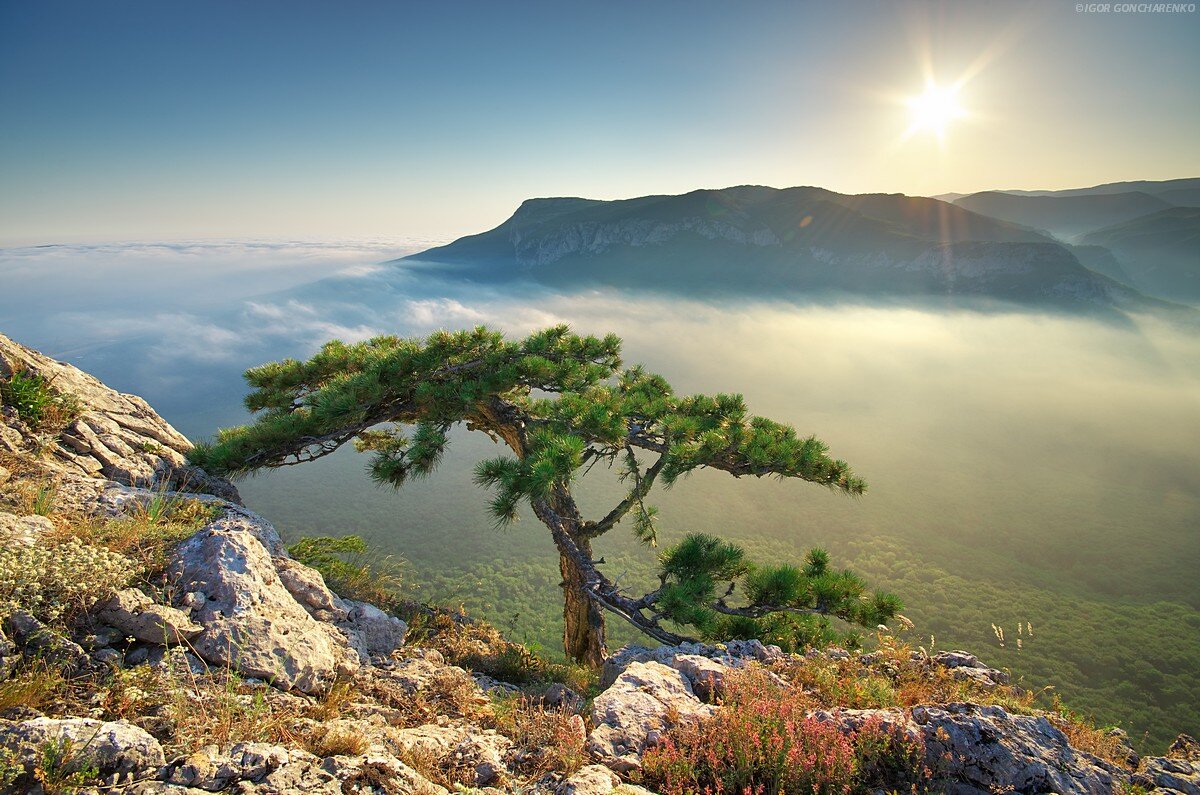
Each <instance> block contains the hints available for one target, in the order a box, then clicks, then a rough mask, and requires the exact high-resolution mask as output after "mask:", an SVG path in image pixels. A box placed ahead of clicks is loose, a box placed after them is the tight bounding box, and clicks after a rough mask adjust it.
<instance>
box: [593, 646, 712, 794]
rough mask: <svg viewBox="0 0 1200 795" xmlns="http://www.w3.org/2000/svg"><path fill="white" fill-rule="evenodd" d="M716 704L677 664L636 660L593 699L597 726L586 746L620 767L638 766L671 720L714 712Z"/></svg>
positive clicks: (627, 769)
mask: <svg viewBox="0 0 1200 795" xmlns="http://www.w3.org/2000/svg"><path fill="white" fill-rule="evenodd" d="M714 710H715V707H712V706H710V705H708V704H702V703H701V702H700V700H699V699H698V698H696V696H695V694H694V693H693V692H692V686H691V684H690V683H689V682H688V680H687V678H686V677H684V676H683V674H681V673H680V672H679V671H676V670H675V669H674V668H668V667H667V666H665V665H663V664H661V663H658V662H654V661H650V662H644V663H643V662H635V663H631V664H630V665H629V666H628V667H627V668H626V669H625V671H624V672H623V673H622V674H621V675H620V676H618V677H617V680H616V681H615V682H613V684H612V686H611V687H609V688H608V689H607V690H605V691H604V692H603V693H601V694H600V695H598V696H596V698H595V700H594V701H593V702H592V722H593V723H594V724H595V726H596V728H595V729H593V730H592V734H591V736H590V737H589V738H588V744H587V747H588V750H589V751H591V753H592V754H593V756H595V757H596V759H598V760H599V761H600V762H601V763H603V764H605V765H607V766H608V767H610V768H612V769H613V770H615V771H617V772H618V773H627V772H630V771H633V770H638V769H640V768H641V754H642V752H643V751H645V749H646V747H647V745H648V744H649V740H650V739H651V738H652V737H654V736H661V735H662V733H663V732H665V731H666V730H667V729H669V728H671V727H672V725H674V724H673V723H672V721H686V720H697V719H701V718H707V717H711V716H712V715H713V713H714ZM652 733H654V734H652Z"/></svg>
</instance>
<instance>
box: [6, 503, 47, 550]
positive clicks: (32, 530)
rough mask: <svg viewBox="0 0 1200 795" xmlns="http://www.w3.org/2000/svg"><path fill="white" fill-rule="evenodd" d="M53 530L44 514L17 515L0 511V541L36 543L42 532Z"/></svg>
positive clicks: (7, 542)
mask: <svg viewBox="0 0 1200 795" xmlns="http://www.w3.org/2000/svg"><path fill="white" fill-rule="evenodd" d="M53 531H54V524H53V523H51V521H50V520H49V519H47V518H46V517H45V516H17V515H16V514H11V513H7V512H6V511H0V543H3V544H36V543H37V542H38V539H39V538H40V537H41V536H42V534H43V533H50V532H53Z"/></svg>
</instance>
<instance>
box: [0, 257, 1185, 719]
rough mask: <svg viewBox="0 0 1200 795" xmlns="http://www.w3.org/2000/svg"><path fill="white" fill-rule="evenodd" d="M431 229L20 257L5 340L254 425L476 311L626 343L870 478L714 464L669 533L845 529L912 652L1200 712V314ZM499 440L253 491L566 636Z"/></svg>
mask: <svg viewBox="0 0 1200 795" xmlns="http://www.w3.org/2000/svg"><path fill="white" fill-rule="evenodd" d="M426 245H427V241H419V240H393V241H373V242H368V243H354V244H297V243H272V244H246V243H215V242H201V243H194V244H186V245H136V246H134V245H131V246H120V245H106V246H95V247H86V246H71V247H47V248H37V249H19V250H17V249H11V250H7V251H0V285H3V289H2V290H0V331H2V332H3V333H6V334H8V335H9V336H11V337H13V338H15V339H17V340H18V341H20V342H23V343H26V344H28V345H31V346H33V347H36V348H39V349H41V350H42V351H44V352H45V353H47V354H50V355H52V356H56V357H59V358H64V359H67V360H68V361H71V362H72V363H74V364H76V365H78V366H79V367H81V368H84V369H86V370H89V371H91V372H93V373H95V374H96V375H97V376H98V377H100V378H102V379H104V380H105V381H107V382H108V383H109V384H110V385H112V386H114V387H116V388H118V389H120V390H122V391H128V392H136V393H138V394H141V395H143V396H144V397H146V398H147V399H148V400H149V401H150V402H151V404H152V405H154V406H155V407H156V408H157V409H158V410H159V411H160V413H162V414H163V415H164V416H165V417H166V418H167V419H168V420H170V421H171V422H172V423H174V424H175V425H176V427H178V428H179V429H180V430H182V431H183V432H184V433H186V434H187V435H189V436H191V437H192V438H203V437H207V436H209V435H211V434H212V433H213V432H214V431H215V430H216V429H217V428H218V427H221V426H226V425H232V424H239V423H241V422H244V421H246V415H245V412H244V411H243V410H242V409H241V406H240V401H241V398H242V396H243V395H244V391H245V390H244V385H243V383H242V382H241V380H240V373H241V371H242V370H244V369H245V368H246V367H249V366H252V365H255V364H259V363H261V362H264V361H268V360H271V359H276V358H281V357H284V356H305V355H308V354H311V353H312V352H313V351H314V350H315V349H316V348H317V347H318V346H319V345H320V343H321V342H323V341H325V340H326V339H329V338H330V337H335V336H336V337H340V338H342V339H347V340H358V339H364V338H367V337H370V336H373V335H376V334H379V333H395V334H399V335H419V334H424V333H426V332H429V331H431V330H434V329H438V328H461V327H464V326H473V325H476V324H480V323H484V324H488V325H492V326H494V327H497V328H500V329H503V330H504V331H506V332H508V333H510V334H513V335H517V334H523V333H525V332H528V331H530V330H532V329H535V328H539V327H543V326H545V325H548V324H552V323H559V322H566V323H570V324H571V325H572V326H573V327H574V328H575V329H576V330H578V331H583V332H595V333H606V332H610V331H612V332H616V333H617V334H619V335H620V336H621V337H622V338H623V339H624V341H625V342H624V354H625V359H626V361H627V362H629V363H633V362H641V363H644V364H645V365H647V366H648V367H649V368H651V369H653V370H655V371H657V372H659V373H662V374H663V375H665V376H666V377H667V378H668V379H669V380H670V381H671V382H672V383H673V384H674V386H675V387H676V390H677V391H679V392H739V393H742V394H743V395H745V397H746V400H747V402H748V404H749V406H750V408H751V410H752V411H754V412H755V413H759V414H763V415H765V416H768V417H772V418H775V419H779V420H783V421H787V422H790V423H792V424H794V425H795V426H796V427H797V428H798V429H799V430H800V431H801V432H802V433H805V434H808V433H812V434H815V435H817V436H818V437H820V438H821V439H823V440H825V441H826V442H828V443H829V445H830V447H831V449H832V451H833V453H834V454H835V455H836V456H838V457H840V458H843V459H845V460H846V461H849V462H850V463H851V464H852V465H853V466H854V467H855V468H856V470H857V471H858V473H859V474H861V475H862V476H863V477H865V478H866V480H867V481H868V483H869V486H870V488H869V491H868V493H867V494H866V496H864V497H863V498H861V499H850V498H846V497H844V496H840V495H837V494H834V493H831V492H828V491H825V490H823V489H821V488H818V487H815V486H812V485H809V484H804V483H799V482H777V481H768V480H763V481H759V480H748V479H743V480H734V479H732V478H730V477H728V476H724V475H720V474H717V473H699V474H697V475H695V476H693V477H691V478H689V479H688V480H686V481H684V482H682V483H680V484H679V485H678V486H676V487H675V488H674V489H672V490H671V491H669V492H663V493H660V494H659V495H658V496H657V499H656V500H655V502H656V504H658V506H659V507H660V508H661V509H662V517H663V522H662V525H663V533H662V535H663V541H664V543H669V542H670V541H671V540H672V539H673V538H677V537H678V536H679V535H680V534H682V533H684V532H687V531H692V530H704V531H709V532H716V533H720V534H723V535H726V536H729V537H731V538H736V539H738V540H740V541H742V542H743V543H745V544H746V546H747V548H748V549H749V550H750V552H751V553H752V555H753V556H757V557H759V558H764V559H765V558H770V559H782V558H788V557H792V558H797V559H798V558H799V557H800V556H801V555H803V553H804V551H805V550H806V549H807V548H809V547H810V546H813V545H818V544H819V545H822V546H825V547H827V548H829V549H830V551H831V552H832V553H833V554H834V556H835V563H839V564H840V565H847V566H852V567H854V568H856V569H857V570H859V571H862V572H864V573H866V574H867V575H868V576H869V578H870V580H871V582H872V584H875V585H879V586H882V587H886V588H889V589H891V590H893V591H895V592H896V593H898V594H899V595H900V596H901V597H902V599H904V601H905V603H906V610H905V613H906V615H908V616H909V617H910V618H912V619H913V620H914V621H915V622H916V624H917V629H916V630H915V632H914V633H911V637H912V640H913V642H914V643H920V644H922V645H925V646H928V645H929V644H931V643H932V644H934V645H935V646H936V647H937V648H948V647H951V646H954V647H965V648H968V649H970V650H973V651H975V652H976V653H978V654H980V655H981V656H983V657H984V658H985V659H986V660H987V661H989V662H991V663H993V664H996V665H1003V666H1008V667H1010V668H1011V669H1012V670H1013V672H1014V673H1015V674H1016V675H1018V676H1019V677H1021V678H1022V679H1023V680H1024V681H1025V683H1026V684H1028V685H1030V686H1033V687H1038V688H1040V687H1042V686H1043V685H1051V684H1052V685H1054V686H1055V687H1056V688H1057V689H1058V691H1059V692H1061V693H1062V694H1063V695H1064V697H1065V698H1067V700H1068V703H1070V704H1072V705H1073V706H1078V707H1081V708H1084V709H1086V710H1090V711H1092V712H1094V713H1095V714H1097V716H1098V717H1099V718H1100V719H1101V720H1102V721H1104V722H1112V723H1115V722H1120V723H1121V724H1122V725H1124V726H1126V727H1127V728H1128V729H1130V731H1131V733H1133V734H1134V735H1135V737H1142V736H1145V735H1146V733H1149V738H1150V740H1152V741H1155V742H1159V741H1163V740H1164V738H1165V739H1167V740H1169V739H1170V736H1173V734H1174V733H1177V732H1179V731H1191V732H1193V733H1194V732H1196V731H1198V730H1200V709H1198V708H1197V707H1196V705H1197V704H1200V665H1197V663H1196V660H1197V659H1200V579H1198V578H1197V575H1196V572H1197V571H1200V533H1198V528H1200V446H1198V445H1197V443H1196V442H1197V439H1200V334H1198V333H1197V332H1196V331H1195V330H1194V329H1191V330H1189V329H1181V328H1178V327H1174V326H1171V325H1168V324H1166V323H1164V322H1161V321H1159V320H1157V319H1155V318H1153V317H1148V316H1137V317H1132V318H1131V319H1130V322H1128V323H1126V324H1119V323H1112V322H1101V321H1097V320H1090V319H1087V318H1085V317H1064V316H1054V315H1049V314H1041V313H1032V312H1025V311H1019V310H1015V309H1014V310H1012V311H996V310H994V309H993V310H992V311H988V312H973V311H968V310H964V309H961V308H959V309H953V310H950V309H944V310H937V309H931V308H925V309H914V308H902V307H896V306H890V307H880V306H869V305H851V304H839V305H805V306H798V305H795V304H789V303H785V302H773V301H760V302H752V301H745V300H738V301H727V302H725V301H720V302H718V301H707V302H697V301H692V300H683V299H670V298H666V297H663V296H648V295H636V294H630V293H615V292H577V293H571V294H563V293H557V292H552V291H549V290H546V289H542V288H538V287H534V286H531V285H518V286H508V287H501V286H496V285H473V284H470V283H467V282H463V281H455V280H447V279H443V278H441V277H440V276H439V275H438V274H437V272H435V271H433V270H431V269H429V268H425V267H421V266H419V265H417V266H410V267H400V266H397V265H383V264H379V263H381V262H382V261H383V260H386V259H389V258H391V257H396V256H401V255H403V254H407V253H411V252H413V251H417V250H420V249H422V248H424V247H426ZM479 437H480V435H479V434H470V433H467V432H466V431H461V432H459V433H457V434H456V435H455V436H454V439H453V442H452V446H451V450H450V453H449V454H448V456H447V459H446V461H445V463H444V464H443V466H442V469H441V471H440V472H439V473H438V474H437V475H436V476H435V477H433V478H431V479H429V480H428V481H424V482H419V483H416V484H413V485H411V486H406V487H405V490H404V491H402V492H400V493H395V492H393V491H391V490H390V489H386V490H385V489H378V488H376V487H374V486H373V485H371V484H370V482H369V481H368V479H367V478H366V477H365V476H364V475H363V473H362V466H363V463H364V462H363V461H362V460H361V459H360V458H358V457H356V455H355V454H354V453H352V452H345V453H339V454H338V455H336V456H333V457H331V458H329V459H327V460H323V461H321V462H318V463H315V464H311V465H308V466H304V467H292V468H286V469H283V470H280V471H277V472H273V473H270V474H267V475H262V476H259V477H256V478H252V479H249V480H246V481H244V482H242V483H240V484H239V487H240V488H241V491H242V494H243V496H244V498H245V500H246V503H247V504H248V505H249V506H250V507H252V508H254V509H256V510H258V511H260V512H261V513H263V514H265V515H266V516H267V517H269V518H270V519H271V520H272V521H274V522H275V524H276V525H277V526H278V527H279V529H280V530H281V532H282V533H283V534H284V535H285V537H287V538H296V537H298V536H300V535H305V534H326V535H339V534H343V533H357V534H360V535H363V536H365V537H367V538H368V539H370V540H371V541H372V542H373V543H374V544H375V545H377V546H378V547H379V548H380V549H381V550H383V551H384V552H386V553H389V554H394V555H397V556H401V557H403V558H404V559H406V560H407V561H408V577H409V580H410V581H411V583H412V584H413V586H414V587H416V586H420V589H421V590H420V593H422V595H423V598H427V599H434V600H437V601H440V602H442V603H446V604H451V605H458V604H463V605H465V606H466V607H467V608H468V609H469V610H470V611H472V612H474V613H476V614H481V615H484V616H487V617H488V618H490V619H492V620H493V621H495V622H496V623H498V624H500V625H502V626H504V627H505V628H506V629H507V630H508V631H510V632H513V633H515V634H516V635H517V636H518V637H519V638H524V639H526V640H528V641H530V642H532V643H537V644H540V645H542V646H544V647H546V648H547V649H553V648H554V647H555V643H556V641H555V639H556V634H557V631H558V628H557V623H556V621H557V619H556V614H557V610H558V609H559V607H558V604H559V603H558V599H559V592H558V589H557V584H558V577H557V572H556V558H555V556H554V554H553V549H552V547H551V545H550V542H549V539H548V538H547V536H546V533H545V531H544V530H543V528H541V526H540V525H538V524H537V523H536V521H534V520H532V519H531V518H526V519H525V520H524V521H522V522H519V523H518V524H517V525H515V526H514V527H512V528H510V529H507V530H503V531H497V530H495V529H493V528H492V523H491V520H490V519H489V518H488V517H487V516H486V514H485V512H484V504H485V495H484V494H482V493H481V492H480V491H479V489H477V488H476V487H475V486H473V485H472V484H471V478H470V471H471V467H472V465H473V464H474V462H475V461H477V460H478V459H479V458H481V457H484V456H493V455H496V454H497V452H498V450H497V448H496V447H495V446H494V445H493V444H492V442H491V441H490V440H488V439H487V438H479ZM617 488H618V487H617V485H616V483H615V479H614V478H613V477H612V475H611V473H608V472H605V471H595V472H593V473H591V474H589V475H588V476H587V477H586V478H584V479H583V481H582V483H581V484H580V490H581V492H582V502H583V504H584V505H585V506H587V507H589V508H590V509H592V510H595V511H597V512H599V511H602V510H605V508H606V506H607V505H608V504H609V503H610V502H611V500H612V499H613V498H614V496H615V495H616V494H617ZM628 536H629V534H628V533H627V532H625V531H624V530H623V529H622V528H617V530H615V531H614V532H613V533H610V534H609V537H606V538H604V539H602V541H601V543H600V544H599V547H600V549H599V553H600V554H603V555H604V556H605V558H606V560H607V561H608V564H607V570H608V572H609V574H610V575H611V576H618V575H619V576H621V577H622V578H623V579H622V580H621V582H622V583H623V584H628V587H629V588H630V589H631V590H633V589H636V588H638V587H640V586H642V585H647V584H648V583H649V580H648V578H649V572H650V569H651V566H652V560H653V552H651V551H648V550H645V549H643V548H641V547H639V546H638V545H636V544H635V543H633V542H632V540H631V539H630V538H629V537H628ZM993 625H995V626H998V627H1001V628H1004V629H1005V632H1006V643H1005V644H1004V646H1003V647H1002V646H1001V645H1000V642H999V639H998V638H997V636H996V634H995V632H994V629H993ZM1018 625H1023V629H1022V634H1021V635H1020V636H1017V635H1015V634H1014V633H1016V628H1017V626H1018ZM1029 625H1032V628H1033V635H1032V636H1029V635H1028V634H1027V633H1028V627H1029ZM614 630H615V637H616V639H617V640H618V641H624V640H630V639H632V638H633V636H632V635H631V634H630V633H628V632H625V631H623V630H620V629H617V628H616V627H614ZM1017 637H1020V639H1021V640H1022V643H1021V648H1020V649H1018V648H1017V644H1016V643H1015V642H1014V641H1015V639H1016V638H1017ZM1168 735H1170V736H1168Z"/></svg>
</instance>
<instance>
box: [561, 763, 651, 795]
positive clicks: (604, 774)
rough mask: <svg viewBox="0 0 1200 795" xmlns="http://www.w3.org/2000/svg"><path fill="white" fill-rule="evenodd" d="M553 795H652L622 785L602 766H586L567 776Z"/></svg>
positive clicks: (616, 776) (648, 792) (646, 790)
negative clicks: (615, 793) (616, 794)
mask: <svg viewBox="0 0 1200 795" xmlns="http://www.w3.org/2000/svg"><path fill="white" fill-rule="evenodd" d="M554 792H555V795H611V794H612V793H614V792H617V793H619V795H652V793H651V792H650V790H648V789H645V788H644V787H639V786H636V785H634V784H623V783H622V782H621V777H620V776H618V775H617V774H616V773H614V772H612V771H611V770H609V769H608V768H607V767H605V766H604V765H588V766H587V767H582V768H580V769H579V770H578V771H576V772H575V773H574V774H572V775H571V776H569V777H568V778H567V779H566V781H563V782H562V783H561V784H559V785H558V787H557V788H556V789H555V790H554Z"/></svg>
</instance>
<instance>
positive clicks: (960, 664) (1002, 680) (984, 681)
mask: <svg viewBox="0 0 1200 795" xmlns="http://www.w3.org/2000/svg"><path fill="white" fill-rule="evenodd" d="M930 662H932V663H933V664H934V665H940V666H942V667H943V668H948V669H950V674H951V676H953V677H954V678H955V679H970V680H971V681H973V682H975V683H976V684H978V685H980V686H982V687H984V688H986V689H989V690H990V689H992V688H995V687H997V686H998V685H1006V684H1008V681H1009V677H1008V674H1007V673H1005V672H1004V671H999V670H996V669H995V668H989V667H988V666H986V665H984V664H983V663H981V662H980V661H979V658H978V657H976V656H975V655H974V654H970V653H969V652H965V651H943V652H939V653H937V654H935V655H933V657H931V658H930Z"/></svg>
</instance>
